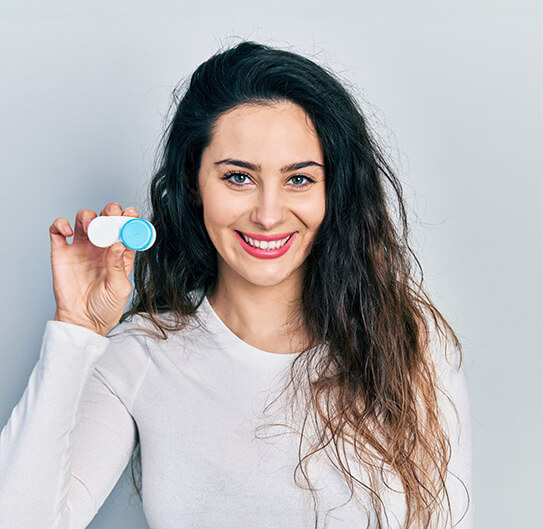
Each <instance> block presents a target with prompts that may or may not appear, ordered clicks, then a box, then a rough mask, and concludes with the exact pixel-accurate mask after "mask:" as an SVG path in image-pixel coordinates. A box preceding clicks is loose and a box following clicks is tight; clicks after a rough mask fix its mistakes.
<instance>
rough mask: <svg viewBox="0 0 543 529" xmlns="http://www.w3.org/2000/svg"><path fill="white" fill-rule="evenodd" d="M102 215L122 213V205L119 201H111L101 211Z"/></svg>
mask: <svg viewBox="0 0 543 529" xmlns="http://www.w3.org/2000/svg"><path fill="white" fill-rule="evenodd" d="M100 215H118V216H120V215H122V207H121V205H120V204H119V203H118V202H109V203H107V204H106V205H105V206H104V208H103V209H102V211H100Z"/></svg>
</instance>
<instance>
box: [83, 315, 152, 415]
mask: <svg viewBox="0 0 543 529" xmlns="http://www.w3.org/2000/svg"><path fill="white" fill-rule="evenodd" d="M149 327H150V324H149V323H147V321H146V319H145V318H143V317H142V316H140V315H134V316H131V317H130V319H129V320H127V321H124V322H121V323H118V324H117V325H116V326H115V327H114V328H113V329H111V331H110V332H109V333H108V335H107V338H108V345H107V348H106V351H105V353H104V354H103V355H102V356H101V357H100V359H99V360H98V362H97V363H96V365H95V368H94V369H95V373H94V375H95V376H97V377H98V378H100V379H101V381H102V382H103V383H104V384H106V385H107V386H108V387H109V389H110V390H111V391H113V392H114V393H115V394H117V396H118V397H119V398H120V399H121V400H122V401H123V402H124V403H125V405H126V406H127V407H128V406H129V404H130V403H131V402H132V400H133V398H134V396H135V393H136V392H137V389H138V388H139V386H140V384H141V382H142V380H143V378H144V377H145V374H146V372H147V369H148V367H149V364H150V361H151V358H150V355H149V347H148V340H149V339H150V338H149V334H148V332H145V331H146V329H149Z"/></svg>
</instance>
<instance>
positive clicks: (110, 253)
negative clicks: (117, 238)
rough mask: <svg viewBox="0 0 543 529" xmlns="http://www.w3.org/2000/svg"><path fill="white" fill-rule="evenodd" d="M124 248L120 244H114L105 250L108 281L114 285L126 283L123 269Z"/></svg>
mask: <svg viewBox="0 0 543 529" xmlns="http://www.w3.org/2000/svg"><path fill="white" fill-rule="evenodd" d="M125 250H126V246H125V245H124V244H123V243H122V242H116V243H115V244H112V245H111V246H110V247H109V248H108V249H107V254H106V269H107V274H108V276H109V278H110V280H111V281H112V282H114V283H117V282H121V281H122V282H123V283H124V282H126V272H125V269H124V259H123V256H124V252H125Z"/></svg>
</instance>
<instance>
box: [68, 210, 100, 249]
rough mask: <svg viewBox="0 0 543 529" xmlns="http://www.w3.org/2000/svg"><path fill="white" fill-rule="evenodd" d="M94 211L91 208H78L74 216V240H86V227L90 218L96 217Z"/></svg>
mask: <svg viewBox="0 0 543 529" xmlns="http://www.w3.org/2000/svg"><path fill="white" fill-rule="evenodd" d="M96 216H97V215H96V212H94V211H92V209H80V210H79V211H78V212H77V214H76V216H75V235H74V242H76V241H78V242H81V241H88V240H89V238H88V236H87V229H88V227H89V223H90V221H91V220H92V219H94V218H95V217H96Z"/></svg>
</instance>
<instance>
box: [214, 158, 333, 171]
mask: <svg viewBox="0 0 543 529" xmlns="http://www.w3.org/2000/svg"><path fill="white" fill-rule="evenodd" d="M221 164H228V165H237V166H238V167H244V168H245V169H251V171H260V172H261V171H262V166H261V165H255V164H253V163H250V162H244V161H243V160H233V159H232V158H225V159H224V160H219V161H218V162H215V163H214V165H221ZM310 166H317V167H322V168H323V169H324V165H322V164H320V163H317V162H313V161H307V162H296V163H292V164H289V165H285V166H284V167H281V169H280V171H281V172H282V173H288V172H289V171H297V170H298V169H303V168H304V167H310Z"/></svg>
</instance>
